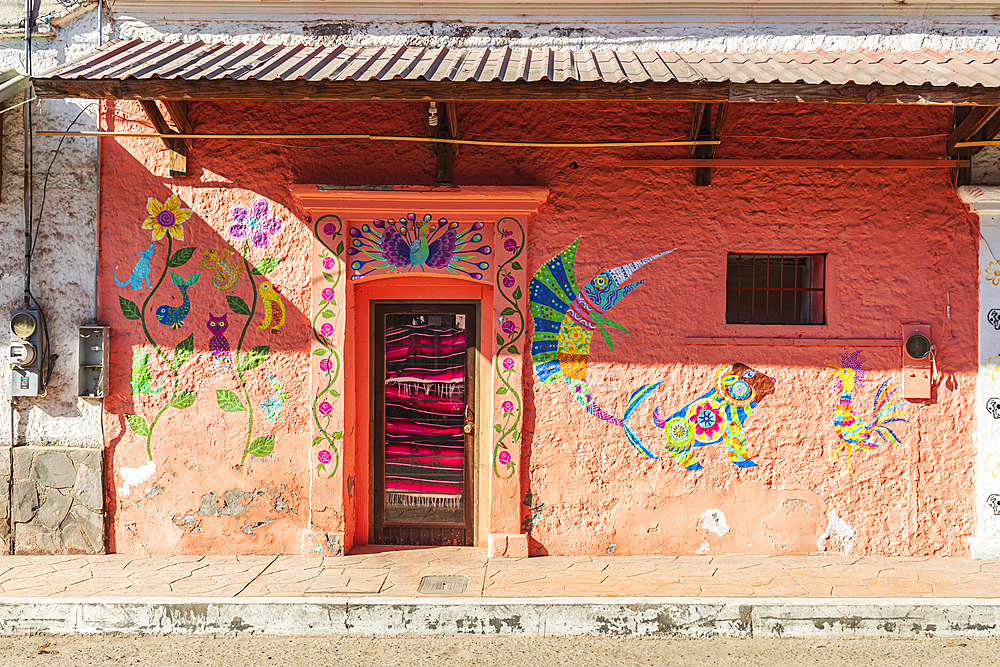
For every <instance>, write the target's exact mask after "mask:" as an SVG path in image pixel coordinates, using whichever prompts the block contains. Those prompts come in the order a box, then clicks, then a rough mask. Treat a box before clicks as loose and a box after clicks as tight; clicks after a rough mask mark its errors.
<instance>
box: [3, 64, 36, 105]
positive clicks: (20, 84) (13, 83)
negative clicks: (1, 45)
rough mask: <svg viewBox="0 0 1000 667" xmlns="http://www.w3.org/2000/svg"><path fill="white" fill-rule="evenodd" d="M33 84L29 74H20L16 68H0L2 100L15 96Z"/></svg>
mask: <svg viewBox="0 0 1000 667" xmlns="http://www.w3.org/2000/svg"><path fill="white" fill-rule="evenodd" d="M30 86H31V79H30V78H29V77H28V75H27V74H19V73H18V71H17V70H15V69H5V70H0V102H4V101H6V100H8V99H10V98H11V97H14V96H15V95H17V94H18V93H20V92H21V91H23V90H26V89H28V88H29V87H30Z"/></svg>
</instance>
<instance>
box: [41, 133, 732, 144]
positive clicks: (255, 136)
mask: <svg viewBox="0 0 1000 667" xmlns="http://www.w3.org/2000/svg"><path fill="white" fill-rule="evenodd" d="M35 134H37V135H38V136H40V137H148V138H151V139H249V140H254V139H353V140H368V141H410V142H416V143H425V144H427V143H432V144H461V145H467V146H513V147H527V148H633V147H642V146H717V145H719V144H721V143H722V142H721V141H717V140H705V141H687V140H685V141H608V142H565V143H559V142H544V141H481V140H478V139H438V138H436V137H395V136H386V135H380V134H183V133H179V132H42V131H39V132H36V133H35Z"/></svg>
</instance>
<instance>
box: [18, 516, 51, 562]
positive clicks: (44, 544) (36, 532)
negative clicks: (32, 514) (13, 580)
mask: <svg viewBox="0 0 1000 667" xmlns="http://www.w3.org/2000/svg"><path fill="white" fill-rule="evenodd" d="M55 552H56V541H55V538H53V537H52V533H50V532H49V531H47V530H46V529H45V528H43V527H42V526H36V525H34V524H31V523H15V524H14V553H15V554H17V555H18V556H44V555H46V554H54V553H55Z"/></svg>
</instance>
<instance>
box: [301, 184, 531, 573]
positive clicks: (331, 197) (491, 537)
mask: <svg viewBox="0 0 1000 667" xmlns="http://www.w3.org/2000/svg"><path fill="white" fill-rule="evenodd" d="M290 190H291V192H292V194H293V195H294V196H295V197H296V198H297V199H298V200H299V202H301V204H302V207H303V209H304V212H305V215H304V216H303V218H304V219H306V220H308V221H309V224H310V225H311V226H312V228H313V233H314V242H313V254H312V264H313V285H312V313H311V317H312V324H313V341H312V356H311V359H312V364H311V375H312V388H313V400H312V431H313V434H312V435H313V438H312V447H311V448H310V451H309V453H308V456H309V467H310V471H311V474H310V479H311V483H310V490H309V498H310V516H309V527H308V528H307V529H306V530H305V531H304V534H303V547H302V550H303V554H304V555H315V556H329V555H342V554H345V553H347V552H348V551H349V550H350V549H351V548H352V547H353V546H354V545H356V544H364V543H366V542H367V537H368V510H367V497H368V488H367V486H368V482H367V476H368V472H369V467H368V463H367V450H368V438H367V432H368V431H367V430H366V429H368V428H370V410H369V409H367V408H364V409H362V408H360V406H361V405H362V401H363V400H364V401H367V400H368V397H367V396H364V397H362V395H361V393H360V392H361V387H362V384H361V382H360V381H359V380H360V378H359V377H358V375H359V373H360V372H361V369H365V370H364V372H365V373H366V374H367V372H368V371H367V369H368V368H369V364H368V363H367V362H365V363H361V360H359V359H358V356H357V355H358V353H359V350H361V349H364V350H365V354H367V350H368V349H369V345H370V337H371V335H372V334H371V331H370V325H369V319H368V305H367V304H366V305H365V306H364V307H362V304H361V303H360V301H363V300H366V299H367V300H368V301H369V302H370V300H371V298H372V297H371V294H370V292H369V290H371V289H372V288H371V287H366V286H368V285H375V284H376V283H378V284H383V285H390V284H391V285H393V286H394V291H393V292H392V296H391V299H392V300H398V299H400V298H401V297H400V292H399V291H398V290H399V289H404V288H405V289H407V290H410V289H412V290H414V292H413V293H414V294H422V295H423V297H424V298H427V294H428V289H429V288H431V287H432V286H434V285H438V286H439V287H441V288H443V289H445V290H447V291H448V295H447V296H444V292H442V298H457V297H454V296H451V294H452V293H453V292H452V290H459V291H463V290H465V289H466V288H465V287H464V286H465V285H467V286H468V289H471V290H473V291H475V290H478V291H479V295H478V297H477V298H478V299H480V300H482V301H483V307H482V318H481V319H482V321H481V330H480V338H481V341H482V345H483V347H482V348H481V352H482V357H483V358H482V359H481V360H480V363H481V364H489V367H488V368H483V370H484V371H485V372H483V373H481V374H480V380H479V383H480V387H479V389H478V390H479V391H480V400H481V402H480V405H481V406H482V410H481V415H477V422H478V424H477V426H478V428H477V433H478V434H479V437H480V440H479V442H478V444H477V449H478V451H480V452H481V454H482V456H481V457H480V463H479V468H482V469H483V470H480V471H479V472H480V473H481V475H482V476H480V477H479V482H480V483H479V485H478V490H477V497H478V505H479V506H478V507H477V509H476V512H477V514H476V526H477V528H476V533H477V534H476V543H477V544H483V545H486V546H487V547H488V553H489V554H490V555H508V556H518V557H524V556H527V555H528V540H527V535H525V534H523V533H522V532H521V513H522V508H521V499H522V474H521V431H522V428H523V407H524V402H523V382H522V366H523V363H524V361H525V359H527V356H526V355H527V353H528V350H527V349H526V346H527V342H528V339H527V324H528V307H527V275H526V268H525V267H526V266H527V247H526V241H527V229H528V222H529V217H530V216H531V215H532V214H534V213H535V212H536V211H537V210H538V207H539V206H540V205H541V204H542V203H544V202H545V200H546V199H547V197H548V190H547V189H544V188H532V187H418V186H391V187H385V186H379V188H378V189H375V188H374V187H367V188H351V189H334V188H331V187H327V186H317V185H297V186H292V187H291V188H290ZM411 213H412V214H415V216H416V217H415V218H411V220H412V219H416V220H422V219H426V220H435V221H441V220H442V219H444V220H445V221H451V222H452V223H455V222H457V223H459V224H460V225H462V228H461V229H463V230H472V229H474V230H476V231H481V234H477V235H476V236H479V237H481V242H482V243H483V244H484V245H487V246H489V248H490V250H489V251H488V252H485V253H483V254H484V255H486V256H487V260H485V261H484V262H483V264H484V265H485V266H484V267H483V268H482V269H481V272H480V270H477V271H474V272H473V273H474V275H470V273H468V272H464V273H463V272H462V271H461V270H453V269H454V268H455V266H454V265H452V266H451V267H447V268H445V269H429V268H427V267H426V266H420V267H419V269H420V270H419V271H415V270H414V269H415V268H416V267H405V268H403V267H397V266H392V265H389V264H388V263H384V264H382V265H380V267H381V268H379V269H378V270H377V271H375V272H370V271H369V272H368V273H367V274H366V275H365V276H363V277H362V276H360V272H359V271H358V270H356V269H354V268H352V259H351V258H352V257H354V258H355V259H356V258H357V257H358V248H361V247H362V246H361V245H359V244H362V243H363V242H364V240H365V238H364V237H365V235H367V236H368V237H373V235H374V236H375V237H377V236H378V234H379V229H385V226H386V224H387V223H393V222H394V221H395V220H399V221H402V220H403V216H407V215H408V214H411ZM424 216H427V217H424ZM376 223H378V224H376ZM365 225H368V226H369V228H368V229H367V230H365V231H364V234H362V230H363V229H364V227H365ZM376 228H378V229H376ZM470 238H471V237H470ZM479 242H480V241H478V240H477V243H479ZM376 245H377V241H376ZM369 248H371V246H369ZM457 268H458V269H460V268H461V267H457ZM365 270H366V271H367V268H366V269H365ZM352 277H353V278H356V279H354V280H352V279H351V278H352ZM437 281H446V284H445V283H439V282H437ZM403 298H405V297H403ZM489 304H492V307H489ZM361 341H365V342H364V344H362V343H361ZM487 355H488V356H487ZM529 363H530V362H529ZM364 405H365V406H367V405H368V403H367V402H365V403H364ZM362 431H364V433H362ZM362 450H364V451H363V452H362ZM359 456H360V457H361V458H359ZM362 466H364V467H362ZM487 479H488V480H489V483H488V484H487V483H486V480H487ZM361 499H363V503H364V505H365V506H364V511H363V512H362V511H361V509H362V508H361V506H360V503H361Z"/></svg>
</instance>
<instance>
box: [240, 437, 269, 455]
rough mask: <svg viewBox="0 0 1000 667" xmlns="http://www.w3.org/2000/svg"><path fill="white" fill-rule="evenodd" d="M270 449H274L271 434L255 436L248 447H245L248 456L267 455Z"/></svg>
mask: <svg viewBox="0 0 1000 667" xmlns="http://www.w3.org/2000/svg"><path fill="white" fill-rule="evenodd" d="M272 451H274V436H273V435H262V436H261V437H259V438H255V439H254V441H253V442H251V443H250V447H249V448H247V454H249V455H250V456H267V455H268V454H270V453H271V452H272Z"/></svg>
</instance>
